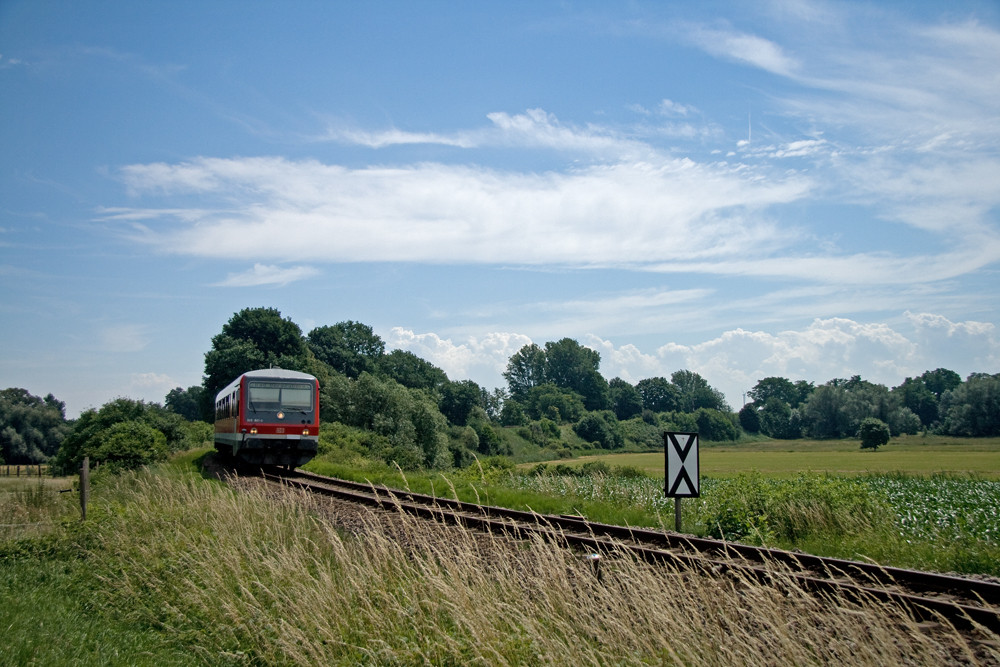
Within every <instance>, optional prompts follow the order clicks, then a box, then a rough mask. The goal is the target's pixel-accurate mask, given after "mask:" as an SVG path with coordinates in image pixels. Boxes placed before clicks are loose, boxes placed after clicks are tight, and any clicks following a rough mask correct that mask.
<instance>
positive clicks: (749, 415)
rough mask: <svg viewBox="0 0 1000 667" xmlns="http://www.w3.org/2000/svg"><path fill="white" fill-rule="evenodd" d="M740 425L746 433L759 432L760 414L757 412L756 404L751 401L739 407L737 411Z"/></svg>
mask: <svg viewBox="0 0 1000 667" xmlns="http://www.w3.org/2000/svg"><path fill="white" fill-rule="evenodd" d="M739 419H740V426H741V427H743V430H744V431H746V432H747V433H760V414H759V413H758V412H757V406H756V405H754V404H753V403H747V404H746V405H744V406H743V407H742V408H741V409H740V413H739Z"/></svg>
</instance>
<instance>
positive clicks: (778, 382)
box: [747, 377, 800, 408]
mask: <svg viewBox="0 0 1000 667" xmlns="http://www.w3.org/2000/svg"><path fill="white" fill-rule="evenodd" d="M799 393H800V392H799V388H798V387H797V386H796V385H795V384H794V383H793V382H792V381H791V380H789V379H787V378H783V377H766V378H764V379H763V380H758V381H757V384H755V385H754V387H753V389H751V390H750V391H748V392H747V395H748V396H749V397H750V398H751V399H753V402H754V403H756V404H757V406H758V407H763V406H764V404H765V403H767V402H768V400H770V399H771V398H777V399H779V400H780V401H782V402H784V403H786V404H787V405H788V407H789V408H794V407H797V406H798V404H799Z"/></svg>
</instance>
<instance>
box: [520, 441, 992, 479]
mask: <svg viewBox="0 0 1000 667" xmlns="http://www.w3.org/2000/svg"><path fill="white" fill-rule="evenodd" d="M699 449H700V465H701V474H702V475H704V476H709V477H733V476H736V475H739V474H740V473H745V472H750V471H757V472H760V473H761V474H762V475H765V476H767V477H794V476H796V475H798V474H800V473H805V472H819V473H829V474H834V475H843V476H856V475H867V474H873V473H886V474H891V473H900V474H904V475H935V474H948V475H971V476H975V477H978V478H982V479H994V480H1000V438H967V439H963V438H949V437H944V436H926V437H924V436H903V437H899V438H893V439H892V440H891V441H890V442H889V444H888V445H886V446H885V447H883V448H881V449H879V450H878V451H863V450H861V449H860V445H859V442H858V441H857V440H764V441H758V442H750V443H745V444H741V445H715V444H711V443H709V444H702V445H701V446H700V447H699ZM594 460H600V461H604V462H605V463H607V464H608V465H617V466H632V467H636V468H639V469H641V470H643V471H644V472H646V473H647V474H649V475H659V476H661V477H662V476H663V467H664V460H663V452H651V453H642V454H603V455H598V456H585V457H580V458H578V459H574V460H573V461H560V463H568V464H570V465H583V464H584V463H586V462H588V461H594ZM522 467H524V468H530V467H531V466H530V465H527V464H525V465H524V466H522Z"/></svg>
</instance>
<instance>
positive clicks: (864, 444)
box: [858, 417, 889, 449]
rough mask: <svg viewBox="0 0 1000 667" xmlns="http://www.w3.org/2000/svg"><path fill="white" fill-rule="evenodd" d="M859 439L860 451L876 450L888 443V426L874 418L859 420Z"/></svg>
mask: <svg viewBox="0 0 1000 667" xmlns="http://www.w3.org/2000/svg"><path fill="white" fill-rule="evenodd" d="M858 436H859V437H860V438H861V449H878V448H879V447H882V446H883V445H886V444H888V443H889V425H888V424H886V423H885V422H883V421H882V420H881V419H876V418H875V417H865V418H864V419H863V420H861V428H860V430H859V431H858Z"/></svg>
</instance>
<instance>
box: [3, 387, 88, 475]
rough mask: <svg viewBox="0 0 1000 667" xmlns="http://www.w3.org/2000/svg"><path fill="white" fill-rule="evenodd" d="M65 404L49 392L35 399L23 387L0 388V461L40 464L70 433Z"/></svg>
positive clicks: (51, 454) (56, 449)
mask: <svg viewBox="0 0 1000 667" xmlns="http://www.w3.org/2000/svg"><path fill="white" fill-rule="evenodd" d="M70 428H71V427H70V425H69V424H68V423H67V422H66V406H65V404H64V403H63V402H62V401H59V400H57V399H56V398H55V396H53V395H52V394H48V395H47V396H46V397H45V398H39V397H38V396H33V395H32V394H30V393H28V391H27V390H26V389H19V388H14V387H12V388H10V389H4V390H2V391H0V461H4V462H6V463H9V464H11V463H12V464H15V465H16V464H24V463H31V464H33V463H42V462H43V461H47V460H48V459H49V457H51V456H53V455H54V454H55V453H56V452H57V451H58V450H59V446H60V445H61V444H62V441H63V439H64V438H65V437H66V435H67V434H68V433H69V432H70Z"/></svg>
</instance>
